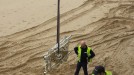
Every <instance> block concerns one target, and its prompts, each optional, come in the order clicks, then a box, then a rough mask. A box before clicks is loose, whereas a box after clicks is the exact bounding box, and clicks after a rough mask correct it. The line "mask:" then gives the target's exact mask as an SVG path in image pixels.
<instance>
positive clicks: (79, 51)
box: [78, 46, 92, 62]
mask: <svg viewBox="0 0 134 75" xmlns="http://www.w3.org/2000/svg"><path fill="white" fill-rule="evenodd" d="M81 51H82V49H81V46H78V61H79V62H80V61H81ZM90 51H91V48H90V47H87V56H88V57H89V56H90V55H91V54H90ZM88 60H89V61H90V62H91V61H92V59H88Z"/></svg>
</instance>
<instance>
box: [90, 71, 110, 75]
mask: <svg viewBox="0 0 134 75" xmlns="http://www.w3.org/2000/svg"><path fill="white" fill-rule="evenodd" d="M105 73H106V75H112V72H110V71H105ZM92 75H94V74H92Z"/></svg>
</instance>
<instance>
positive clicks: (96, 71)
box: [92, 66, 112, 75]
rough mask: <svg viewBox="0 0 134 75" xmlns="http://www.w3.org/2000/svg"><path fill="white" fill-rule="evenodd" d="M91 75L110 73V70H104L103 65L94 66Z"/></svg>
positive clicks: (108, 74)
mask: <svg viewBox="0 0 134 75" xmlns="http://www.w3.org/2000/svg"><path fill="white" fill-rule="evenodd" d="M92 75H112V72H110V71H106V70H105V68H104V67H103V66H96V67H95V69H94V70H93V72H92Z"/></svg>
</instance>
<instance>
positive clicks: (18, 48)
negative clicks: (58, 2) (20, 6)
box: [0, 0, 134, 75]
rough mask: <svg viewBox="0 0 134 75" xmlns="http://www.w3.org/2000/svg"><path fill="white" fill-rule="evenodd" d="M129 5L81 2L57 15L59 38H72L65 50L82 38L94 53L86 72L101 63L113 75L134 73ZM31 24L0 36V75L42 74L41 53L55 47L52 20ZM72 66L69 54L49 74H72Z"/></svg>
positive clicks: (112, 0) (133, 11)
mask: <svg viewBox="0 0 134 75" xmlns="http://www.w3.org/2000/svg"><path fill="white" fill-rule="evenodd" d="M31 1H32V0H31ZM74 2H75V0H74ZM78 2H79V1H78ZM133 3H134V2H133V1H128V0H119V1H118V0H93V1H92V0H87V1H84V0H83V2H80V3H78V5H75V6H74V7H72V8H71V6H70V9H68V10H65V11H64V13H62V14H61V37H63V36H65V35H72V39H71V43H70V49H69V50H73V47H74V46H76V45H77V43H78V42H79V41H80V40H83V39H84V40H86V41H87V44H88V46H91V47H92V48H93V50H94V52H95V53H96V57H95V58H94V60H93V62H92V63H90V64H89V73H91V71H92V69H93V68H94V66H96V65H100V64H102V65H104V66H105V67H106V69H108V70H111V71H112V72H113V73H114V75H133V74H134V71H133V70H134V63H133V62H134V55H133V54H134V50H133V49H134V16H133V15H134V4H133ZM43 20H44V19H42V21H43ZM22 24H23V23H22ZM34 25H35V26H34ZM34 25H32V26H31V25H29V26H30V27H32V28H30V27H28V28H26V30H23V29H22V30H20V31H18V30H15V31H14V33H13V34H12V32H11V33H8V34H5V35H6V36H4V35H2V36H3V37H0V75H43V70H44V69H43V68H44V60H43V58H42V57H43V54H44V53H45V52H46V51H47V50H48V49H49V48H51V47H52V45H54V44H55V39H56V32H55V31H56V17H54V16H53V18H51V17H50V19H49V18H48V19H46V21H45V22H44V23H42V24H39V25H36V24H34ZM33 26H34V27H33ZM14 28H15V27H14ZM16 29H17V27H16ZM24 29H25V28H24ZM15 32H16V33H15ZM1 34H3V33H2V32H1ZM9 34H10V35H9ZM75 65H76V55H75V53H74V52H72V53H71V54H70V55H69V59H68V61H67V62H65V63H64V64H62V65H61V66H60V67H59V68H57V69H55V70H54V71H52V73H51V75H54V74H55V75H69V74H70V75H73V74H74V71H75ZM64 68H66V70H64ZM81 75H83V72H81Z"/></svg>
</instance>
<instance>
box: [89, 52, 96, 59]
mask: <svg viewBox="0 0 134 75" xmlns="http://www.w3.org/2000/svg"><path fill="white" fill-rule="evenodd" d="M90 54H91V56H90V57H89V58H90V59H91V58H93V57H94V56H95V53H94V52H93V51H92V50H91V51H90Z"/></svg>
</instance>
